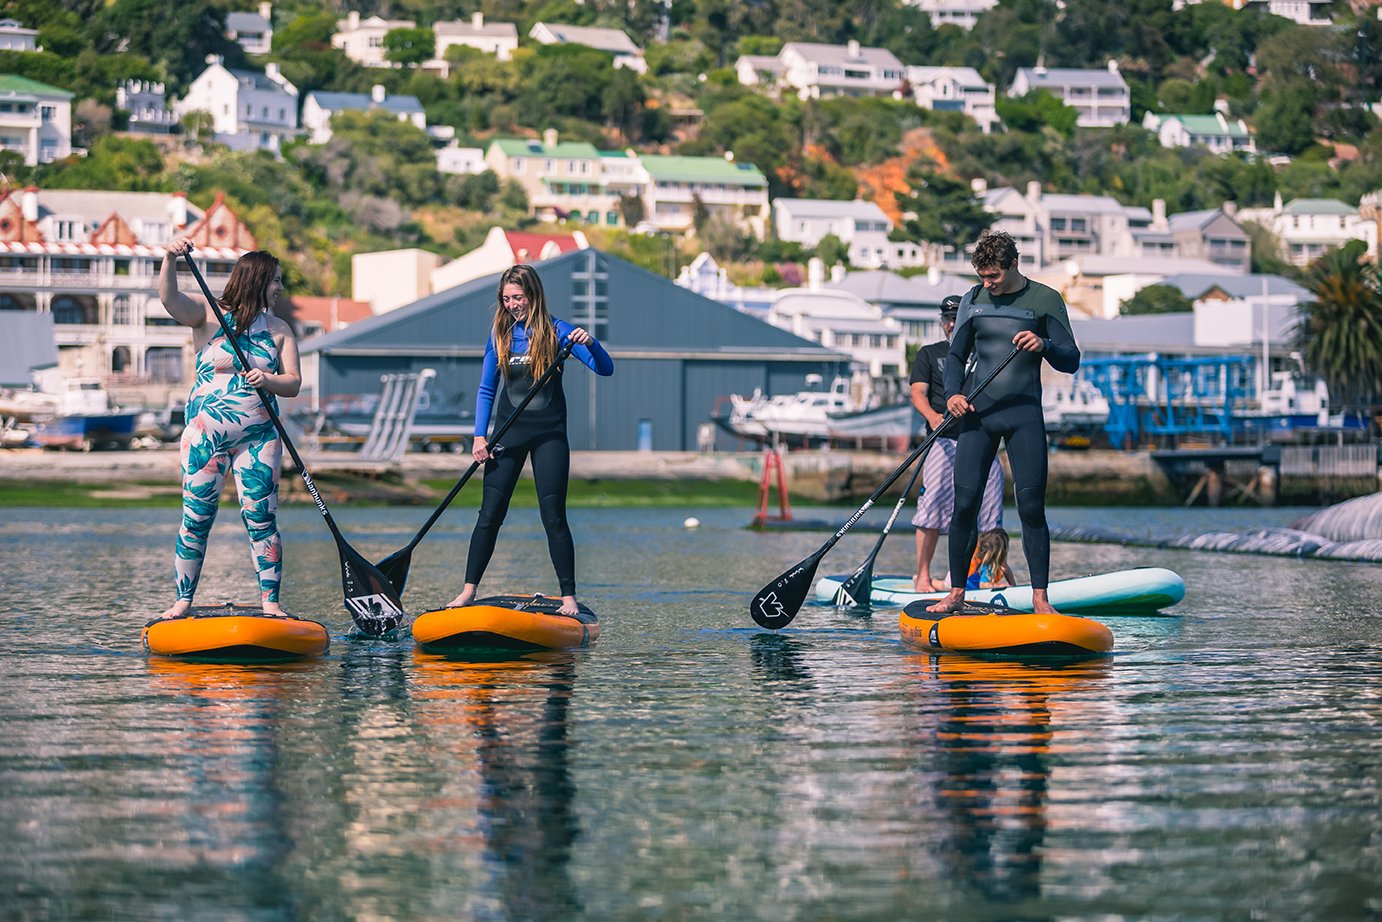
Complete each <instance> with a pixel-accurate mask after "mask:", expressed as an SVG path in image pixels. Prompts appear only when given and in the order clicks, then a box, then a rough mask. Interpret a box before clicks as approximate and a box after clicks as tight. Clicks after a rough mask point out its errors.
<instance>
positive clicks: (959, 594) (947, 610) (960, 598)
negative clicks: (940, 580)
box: [926, 589, 965, 615]
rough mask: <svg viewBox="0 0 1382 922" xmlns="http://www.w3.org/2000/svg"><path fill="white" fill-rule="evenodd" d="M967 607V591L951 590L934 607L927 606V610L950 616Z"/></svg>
mask: <svg viewBox="0 0 1382 922" xmlns="http://www.w3.org/2000/svg"><path fill="white" fill-rule="evenodd" d="M964 607H965V591H964V590H963V589H951V590H950V591H949V592H947V593H946V594H945V598H943V599H941V600H940V601H939V602H937V603H935V604H934V605H928V606H926V610H927V611H929V612H932V613H933V614H937V615H948V614H951V613H952V612H957V611H962V610H963V609H964Z"/></svg>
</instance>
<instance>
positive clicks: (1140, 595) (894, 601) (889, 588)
mask: <svg viewBox="0 0 1382 922" xmlns="http://www.w3.org/2000/svg"><path fill="white" fill-rule="evenodd" d="M847 579H849V577H848V576H822V577H821V578H820V579H819V580H818V581H817V582H816V601H818V602H830V601H832V600H834V598H835V593H836V592H837V591H838V590H839V588H840V586H841V585H843V584H844V582H845V580H847ZM1047 594H1048V596H1049V597H1050V599H1051V605H1052V607H1054V608H1055V609H1056V610H1058V611H1060V612H1062V613H1063V614H1067V615H1101V616H1104V617H1108V616H1110V615H1146V614H1152V613H1154V612H1157V611H1160V610H1161V609H1163V608H1167V607H1169V606H1171V605H1175V604H1176V603H1177V602H1179V601H1180V600H1181V599H1183V598H1185V581H1184V580H1183V579H1181V578H1180V576H1179V575H1178V574H1176V573H1175V572H1173V571H1171V570H1167V569H1164V568H1162V567H1138V568H1136V569H1132V570H1118V571H1115V572H1113V573H1096V574H1094V575H1093V576H1080V577H1076V578H1074V579H1058V580H1054V581H1052V582H1051V584H1050V585H1049V586H1048V587H1047ZM944 596H945V593H944V592H917V591H915V590H914V589H912V578H911V577H910V576H875V577H874V578H873V588H872V592H871V595H870V597H869V603H870V604H871V605H874V606H879V605H909V604H911V603H912V602H917V601H926V602H927V603H930V602H934V601H936V600H938V599H940V598H942V597H944ZM965 599H966V600H967V601H970V602H977V603H979V604H981V605H1001V606H1005V607H1007V608H1011V609H1013V610H1014V611H1025V612H1030V611H1031V610H1032V587H1031V586H1029V585H1028V586H1008V587H1005V588H1003V589H971V590H969V591H968V592H966V593H965Z"/></svg>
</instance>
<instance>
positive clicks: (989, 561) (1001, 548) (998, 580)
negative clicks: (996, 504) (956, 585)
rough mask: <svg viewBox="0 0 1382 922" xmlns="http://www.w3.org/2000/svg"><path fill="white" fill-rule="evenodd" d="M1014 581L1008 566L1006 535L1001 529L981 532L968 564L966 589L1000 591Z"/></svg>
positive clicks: (1010, 568)
mask: <svg viewBox="0 0 1382 922" xmlns="http://www.w3.org/2000/svg"><path fill="white" fill-rule="evenodd" d="M1015 581H1016V580H1015V579H1014V577H1013V571H1012V567H1010V566H1008V533H1007V532H1006V531H1004V530H1003V529H1001V528H995V529H993V530H991V531H986V532H983V533H981V534H980V535H979V543H978V545H977V546H976V547H975V548H974V559H973V560H971V561H970V564H969V578H968V579H966V580H965V588H966V589H1002V588H1004V587H1005V586H1011V585H1012V584H1013V583H1014V582H1015Z"/></svg>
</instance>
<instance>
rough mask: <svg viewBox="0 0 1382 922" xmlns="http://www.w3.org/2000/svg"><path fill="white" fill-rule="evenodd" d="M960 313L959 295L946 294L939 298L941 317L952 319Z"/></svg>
mask: <svg viewBox="0 0 1382 922" xmlns="http://www.w3.org/2000/svg"><path fill="white" fill-rule="evenodd" d="M959 313H960V296H959V295H946V296H945V297H944V298H943V299H942V300H941V319H942V320H954V319H955V318H956V317H957V316H959Z"/></svg>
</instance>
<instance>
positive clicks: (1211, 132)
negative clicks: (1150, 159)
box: [1142, 110, 1257, 154]
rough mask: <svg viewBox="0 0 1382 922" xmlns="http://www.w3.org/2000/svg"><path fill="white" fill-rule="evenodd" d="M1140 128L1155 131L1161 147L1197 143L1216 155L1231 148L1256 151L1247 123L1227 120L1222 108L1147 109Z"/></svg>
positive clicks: (1226, 152)
mask: <svg viewBox="0 0 1382 922" xmlns="http://www.w3.org/2000/svg"><path fill="white" fill-rule="evenodd" d="M1142 127H1143V128H1146V129H1147V130H1148V131H1151V132H1153V133H1155V134H1156V136H1157V139H1158V140H1160V141H1161V146H1162V147H1193V146H1194V145H1196V144H1198V145H1200V146H1202V147H1207V148H1209V149H1210V150H1211V151H1213V152H1214V153H1216V154H1228V153H1232V152H1234V151H1244V152H1246V153H1250V154H1255V153H1257V142H1256V141H1255V140H1254V139H1253V135H1252V131H1251V130H1249V128H1248V125H1247V122H1244V121H1243V120H1242V119H1241V118H1236V119H1230V118H1229V117H1228V114H1227V113H1226V112H1224V111H1222V110H1218V111H1215V112H1214V114H1213V115H1173V114H1167V113H1159V112H1148V113H1147V114H1146V115H1144V116H1143V117H1142Z"/></svg>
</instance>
